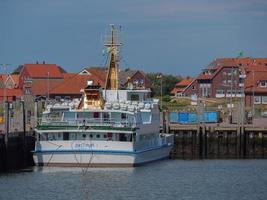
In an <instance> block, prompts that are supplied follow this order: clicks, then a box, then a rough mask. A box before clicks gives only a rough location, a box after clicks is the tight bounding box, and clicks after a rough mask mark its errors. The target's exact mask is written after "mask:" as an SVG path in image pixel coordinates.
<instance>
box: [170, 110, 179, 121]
mask: <svg viewBox="0 0 267 200" xmlns="http://www.w3.org/2000/svg"><path fill="white" fill-rule="evenodd" d="M169 119H170V123H178V113H177V112H170V114H169Z"/></svg>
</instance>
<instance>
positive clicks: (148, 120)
mask: <svg viewBox="0 0 267 200" xmlns="http://www.w3.org/2000/svg"><path fill="white" fill-rule="evenodd" d="M115 34H116V30H115V27H114V26H112V36H111V39H110V40H109V42H107V44H106V47H107V48H108V53H109V66H108V72H107V78H106V85H105V88H104V89H103V90H102V89H101V87H100V86H98V85H93V84H92V83H91V84H88V86H87V87H86V88H85V89H84V90H83V97H82V99H81V101H80V103H79V104H78V105H76V106H75V104H71V105H65V106H62V105H60V104H58V105H50V106H47V109H46V111H45V112H44V113H43V116H42V120H41V122H39V124H38V125H37V127H36V128H35V131H36V135H37V138H36V144H35V150H34V161H35V163H36V165H39V166H78V167H101V166H108V167H109V166H120V167H124V166H125V167H127V166H138V165H141V164H145V163H148V162H152V161H156V160H160V159H164V158H168V156H169V153H170V151H171V148H172V145H173V136H172V135H170V134H162V133H160V112H159V106H158V103H157V101H155V100H150V99H149V96H150V89H141V90H140V89H139V90H134V89H131V90H130V89H128V90H127V89H126V90H120V89H119V88H118V47H119V45H120V44H119V43H118V42H117V41H116V37H115Z"/></svg>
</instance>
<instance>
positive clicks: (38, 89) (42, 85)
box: [29, 79, 64, 96]
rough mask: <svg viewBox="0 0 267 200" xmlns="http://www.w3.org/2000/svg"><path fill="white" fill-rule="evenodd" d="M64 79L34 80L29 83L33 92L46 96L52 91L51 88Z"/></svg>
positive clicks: (33, 93) (36, 94)
mask: <svg viewBox="0 0 267 200" xmlns="http://www.w3.org/2000/svg"><path fill="white" fill-rule="evenodd" d="M63 80H64V79H61V80H51V79H50V80H49V83H48V80H32V82H31V83H30V85H29V88H30V90H31V94H32V95H35V96H39V95H40V96H45V95H47V94H48V90H49V93H51V90H52V89H53V88H55V87H56V86H58V85H59V84H61V83H62V82H63Z"/></svg>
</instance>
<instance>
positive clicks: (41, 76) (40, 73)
mask: <svg viewBox="0 0 267 200" xmlns="http://www.w3.org/2000/svg"><path fill="white" fill-rule="evenodd" d="M64 73H66V72H65V70H63V69H62V68H61V67H59V66H57V65H56V64H46V63H45V62H43V63H42V64H39V63H36V64H24V65H20V66H19V67H18V68H17V69H15V70H14V72H13V73H12V75H17V76H18V77H19V78H18V88H19V89H22V90H23V94H25V95H32V96H47V95H48V94H49V90H50V89H51V88H53V87H55V86H56V85H58V84H60V83H61V82H62V81H63V80H64Z"/></svg>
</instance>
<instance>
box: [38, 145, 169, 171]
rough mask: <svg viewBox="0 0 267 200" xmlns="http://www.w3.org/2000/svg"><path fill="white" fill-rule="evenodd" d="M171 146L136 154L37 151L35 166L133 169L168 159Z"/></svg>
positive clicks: (123, 152)
mask: <svg viewBox="0 0 267 200" xmlns="http://www.w3.org/2000/svg"><path fill="white" fill-rule="evenodd" d="M171 148H172V146H162V147H157V148H152V149H146V150H142V151H136V152H131V151H129V152H125V151H122V152H119V151H116V152H115V151H114V152H112V151H110V152H109V151H92V150H91V151H37V152H34V156H33V158H34V162H35V164H36V165H37V166H59V167H135V166H140V165H144V164H146V163H150V162H154V161H157V160H162V159H165V158H168V157H169V154H170V151H171Z"/></svg>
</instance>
